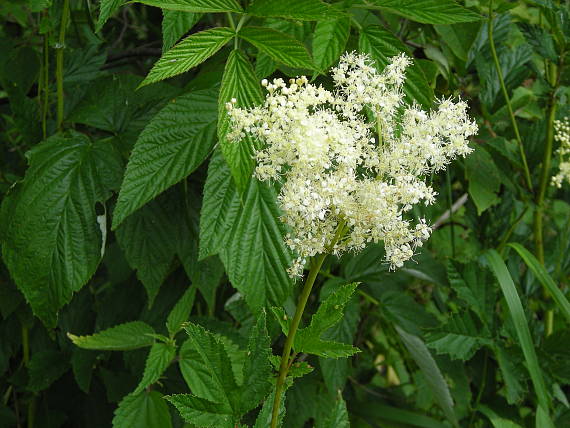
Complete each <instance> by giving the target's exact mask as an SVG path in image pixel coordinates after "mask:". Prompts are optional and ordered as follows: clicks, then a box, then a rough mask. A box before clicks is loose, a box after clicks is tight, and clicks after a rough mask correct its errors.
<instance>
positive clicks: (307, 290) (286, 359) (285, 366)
mask: <svg viewBox="0 0 570 428" xmlns="http://www.w3.org/2000/svg"><path fill="white" fill-rule="evenodd" d="M345 232H346V224H345V222H344V221H341V222H340V223H339V225H338V226H337V229H336V233H335V236H334V238H333V240H332V242H331V243H330V244H329V246H328V247H327V250H326V251H325V252H324V253H322V254H319V255H317V256H315V258H314V259H313V263H312V264H311V269H310V270H309V274H308V275H307V279H306V280H305V285H304V287H303V291H301V295H300V296H299V303H298V304H297V308H296V309H295V315H294V316H293V321H291V326H290V327H289V333H288V334H287V339H286V340H285V345H284V347H283V353H282V354H281V364H280V366H279V375H278V377H277V384H276V385H275V398H274V400H273V410H272V412H271V428H277V421H278V419H279V404H280V402H281V394H282V393H283V386H284V385H285V378H286V377H287V373H288V371H289V367H290V366H291V362H292V361H293V360H292V359H291V349H292V348H293V342H294V341H295V335H296V334H297V330H298V329H299V324H300V323H301V318H302V317H303V312H304V311H305V306H307V301H308V300H309V296H310V295H311V290H312V289H313V285H314V284H315V280H316V279H317V275H318V274H319V271H320V270H321V266H322V265H323V262H324V261H325V258H326V257H327V254H328V253H329V252H330V251H332V249H333V248H334V246H335V244H336V243H337V242H338V241H339V240H340V239H341V238H342V236H343V235H344V234H345Z"/></svg>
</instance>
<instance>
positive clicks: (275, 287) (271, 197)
mask: <svg viewBox="0 0 570 428" xmlns="http://www.w3.org/2000/svg"><path fill="white" fill-rule="evenodd" d="M279 215H280V212H279V209H278V207H277V203H276V196H275V192H274V191H273V189H272V188H270V187H269V186H268V185H267V184H265V183H261V182H259V181H257V180H251V181H250V185H249V188H248V190H247V193H246V194H245V195H244V202H243V208H242V210H241V212H240V215H239V218H236V220H235V223H234V224H233V229H232V231H231V234H230V237H229V240H228V241H227V247H226V248H224V249H222V251H221V253H220V258H221V259H222V261H223V262H224V265H225V266H226V271H227V273H228V276H229V278H230V281H231V283H232V285H233V286H234V287H235V288H237V289H238V290H239V291H240V292H241V293H242V294H243V295H244V297H245V299H246V302H247V304H248V305H249V307H250V308H251V309H252V310H254V311H258V310H259V309H261V308H262V307H264V306H269V305H280V304H282V303H283V302H284V301H285V299H286V298H287V297H288V296H289V294H290V290H291V284H292V281H291V279H290V278H289V276H288V275H287V272H286V269H287V267H289V265H290V263H291V254H290V253H289V250H288V249H287V247H286V246H285V243H284V242H283V236H284V235H285V233H284V226H283V224H282V223H281V222H279V220H278V218H279Z"/></svg>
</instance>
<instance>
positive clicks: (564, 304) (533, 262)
mask: <svg viewBox="0 0 570 428" xmlns="http://www.w3.org/2000/svg"><path fill="white" fill-rule="evenodd" d="M508 245H509V247H512V248H514V249H515V251H516V252H517V253H519V256H521V258H522V259H523V260H524V262H525V263H526V265H527V266H528V267H529V268H530V270H531V271H532V273H534V275H535V276H536V278H537V279H538V280H539V281H540V283H541V284H542V285H543V286H544V287H545V288H546V289H547V290H548V292H549V293H550V295H551V296H552V298H553V299H554V301H555V302H556V304H557V305H558V308H559V309H560V311H561V312H562V314H563V315H564V316H565V317H566V319H567V320H568V321H570V302H568V299H567V298H566V296H564V294H563V293H562V291H560V289H559V288H558V286H557V285H556V283H555V282H554V280H553V279H552V277H551V276H550V275H549V274H548V272H547V271H546V269H545V268H544V266H542V265H541V264H540V263H539V262H538V260H537V259H536V257H534V256H533V255H532V254H531V253H530V252H529V251H528V250H527V249H526V248H525V247H523V246H522V245H521V244H517V243H514V242H513V243H510V244H508Z"/></svg>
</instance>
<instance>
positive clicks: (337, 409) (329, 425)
mask: <svg viewBox="0 0 570 428" xmlns="http://www.w3.org/2000/svg"><path fill="white" fill-rule="evenodd" d="M316 427H317V428H350V421H349V419H348V411H347V409H346V402H345V401H344V400H343V399H342V396H341V395H340V394H338V397H337V400H336V401H335V404H334V406H333V408H332V411H331V412H330V414H329V416H328V418H327V419H326V421H325V422H324V423H323V424H317V426H316Z"/></svg>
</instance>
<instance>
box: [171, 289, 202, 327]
mask: <svg viewBox="0 0 570 428" xmlns="http://www.w3.org/2000/svg"><path fill="white" fill-rule="evenodd" d="M195 297H196V287H194V286H190V287H188V288H187V289H186V291H185V292H184V294H183V295H182V297H181V298H180V299H179V300H178V302H176V305H174V307H173V308H172V310H171V311H170V313H169V314H168V318H167V319H166V328H167V329H168V333H169V334H170V335H171V336H174V335H175V334H176V333H177V332H178V331H179V330H180V329H181V328H182V324H183V323H185V322H186V321H188V317H189V316H190V312H191V311H192V306H193V305H194V298H195Z"/></svg>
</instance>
